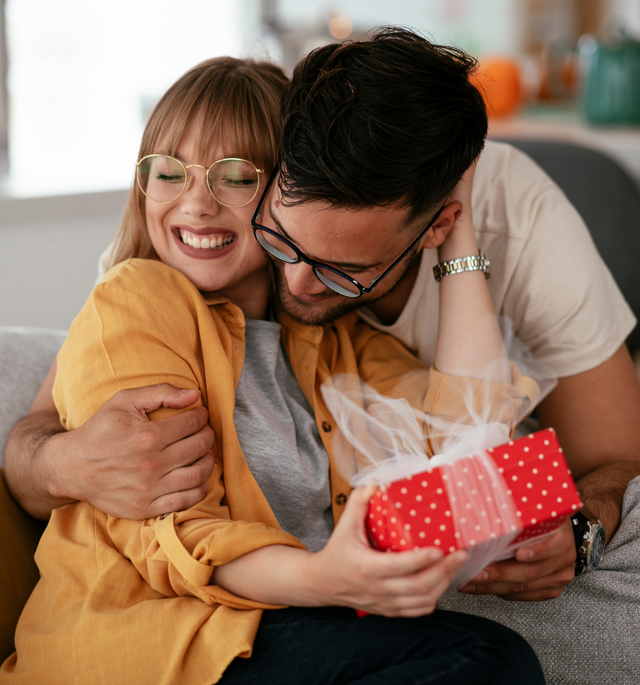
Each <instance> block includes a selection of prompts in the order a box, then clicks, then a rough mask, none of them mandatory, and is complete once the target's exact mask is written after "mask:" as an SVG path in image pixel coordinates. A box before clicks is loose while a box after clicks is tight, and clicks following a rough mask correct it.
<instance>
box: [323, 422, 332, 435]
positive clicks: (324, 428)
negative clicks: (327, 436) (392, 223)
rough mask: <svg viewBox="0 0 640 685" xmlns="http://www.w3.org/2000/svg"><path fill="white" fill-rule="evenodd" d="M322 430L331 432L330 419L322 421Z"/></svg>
mask: <svg viewBox="0 0 640 685" xmlns="http://www.w3.org/2000/svg"><path fill="white" fill-rule="evenodd" d="M322 430H323V431H324V432H325V433H331V424H330V423H329V422H328V421H323V422H322Z"/></svg>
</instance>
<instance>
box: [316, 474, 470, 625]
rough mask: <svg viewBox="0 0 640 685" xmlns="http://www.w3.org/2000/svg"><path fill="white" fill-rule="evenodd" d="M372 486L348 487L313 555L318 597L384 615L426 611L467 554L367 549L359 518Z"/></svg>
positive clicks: (371, 493) (428, 550)
mask: <svg viewBox="0 0 640 685" xmlns="http://www.w3.org/2000/svg"><path fill="white" fill-rule="evenodd" d="M375 489H376V488H375V486H369V487H366V488H364V487H362V488H357V489H355V490H354V491H353V492H352V493H351V495H350V496H349V501H348V503H347V506H346V508H345V511H344V513H343V515H342V518H341V519H340V521H339V523H338V525H337V526H336V529H335V531H334V532H333V535H332V536H331V538H330V539H329V542H328V543H327V545H326V546H325V548H324V549H323V550H321V551H320V552H318V553H317V554H316V555H315V559H314V560H313V564H314V565H315V566H316V578H317V579H318V580H317V582H318V588H317V590H318V593H319V597H322V598H323V600H325V601H323V603H329V604H333V605H341V606H350V607H354V608H356V609H360V610H363V611H367V612H369V613H372V614H382V615H384V616H422V615H425V614H430V613H431V612H432V611H433V610H434V609H435V607H436V602H437V600H438V599H439V598H440V596H441V595H442V593H443V592H444V591H445V590H446V589H447V587H448V585H449V583H450V582H451V580H452V579H453V577H454V576H455V574H456V573H457V571H458V569H459V568H460V567H461V566H462V564H463V563H464V562H465V561H466V558H467V555H466V553H465V552H456V553H454V554H451V555H449V556H446V557H445V556H444V554H443V552H442V550H440V549H438V548H435V547H427V548H423V549H419V550H415V551H407V552H398V553H391V554H387V553H384V552H378V551H376V550H374V549H372V548H371V546H370V544H369V541H368V540H367V535H366V531H365V525H364V521H365V517H366V514H367V504H368V501H369V499H370V498H371V496H372V495H373V493H374V492H375Z"/></svg>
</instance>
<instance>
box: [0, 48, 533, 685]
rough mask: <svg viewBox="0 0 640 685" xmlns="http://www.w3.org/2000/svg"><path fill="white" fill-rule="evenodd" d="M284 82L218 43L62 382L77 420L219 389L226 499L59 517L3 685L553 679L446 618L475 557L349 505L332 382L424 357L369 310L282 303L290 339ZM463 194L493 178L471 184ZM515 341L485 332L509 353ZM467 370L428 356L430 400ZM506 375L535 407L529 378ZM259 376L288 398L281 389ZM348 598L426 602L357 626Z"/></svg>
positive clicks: (146, 183) (138, 191)
mask: <svg viewBox="0 0 640 685" xmlns="http://www.w3.org/2000/svg"><path fill="white" fill-rule="evenodd" d="M284 83H285V78H284V76H283V75H282V73H281V72H280V71H279V70H278V69H277V68H276V67H273V66H271V65H266V64H260V63H253V62H243V61H240V60H233V59H231V58H220V59H217V60H210V61H209V62H205V63H203V64H202V65H199V66H198V67H196V68H194V69H193V70H191V71H190V72H188V73H187V74H186V75H185V76H184V77H183V78H181V79H180V80H179V81H178V82H177V83H176V84H174V86H172V87H171V88H170V89H169V91H168V92H167V94H166V95H165V96H164V97H163V99H162V100H161V101H160V103H159V104H158V106H157V107H156V109H155V110H154V112H153V114H152V116H151V118H150V120H149V123H148V125H147V127H146V130H145V134H144V137H143V141H142V145H141V150H140V156H139V162H138V165H137V181H136V184H135V185H134V187H133V190H132V194H131V200H130V202H129V207H128V210H127V215H126V216H125V219H124V222H123V226H122V229H121V232H120V234H119V237H118V241H117V247H116V259H115V261H116V262H117V266H115V267H114V268H113V269H111V270H110V272H109V273H108V274H107V276H106V278H105V280H104V282H103V283H102V284H100V285H99V286H98V287H97V288H96V289H95V290H94V292H93V293H92V295H91V297H90V298H89V301H88V302H87V304H86V305H85V307H84V308H83V310H82V312H81V313H80V315H79V316H78V318H77V319H76V321H75V322H74V324H73V327H72V330H71V332H70V336H69V339H68V341H67V343H65V346H64V348H63V350H62V351H61V353H60V355H59V359H58V377H57V379H56V387H55V390H54V395H55V399H56V404H57V407H58V409H59V411H60V414H61V416H62V418H63V420H64V421H65V423H66V426H67V427H68V428H75V427H77V426H79V425H81V424H82V423H83V422H84V421H85V420H87V418H89V417H90V416H91V415H92V414H93V413H94V412H95V411H96V410H97V409H98V408H99V407H100V406H101V405H102V404H103V403H104V402H105V401H106V400H107V399H108V398H109V397H111V396H112V395H113V394H114V393H115V392H116V391H117V390H119V389H121V388H125V387H136V386H138V385H143V384H149V383H154V382H161V381H169V382H171V383H173V384H175V385H176V386H178V387H182V388H190V389H197V390H199V391H200V402H201V403H202V404H204V405H205V406H207V408H208V410H209V414H210V423H211V426H212V428H213V429H214V431H215V434H216V446H215V450H216V454H215V458H216V468H215V471H214V474H213V475H212V477H211V478H210V480H209V488H208V492H207V496H206V497H205V499H204V500H203V501H202V502H201V503H200V504H198V505H196V506H194V507H192V508H191V509H189V510H187V511H185V512H181V513H171V514H168V515H163V516H161V517H159V518H157V519H154V520H147V521H143V522H138V521H127V520H122V519H116V518H114V517H111V516H108V515H106V514H104V513H102V512H99V511H97V510H96V509H95V508H93V507H92V506H90V505H89V504H87V503H77V504H72V505H69V506H67V507H64V508H62V509H60V510H57V511H56V512H55V513H54V514H53V516H52V519H51V522H50V524H49V527H48V529H47V531H46V532H45V535H44V536H43V539H42V542H41V545H40V547H39V549H38V553H37V562H38V565H39V568H40V571H41V581H40V583H39V584H38V586H37V587H36V589H35V591H34V594H33V595H32V597H31V599H30V600H29V603H28V604H27V607H26V608H25V611H24V613H23V616H22V618H21V620H20V624H19V626H18V630H17V633H16V649H17V653H16V654H14V655H13V656H12V657H10V658H9V660H7V662H5V664H4V665H3V667H2V670H1V671H0V675H1V676H2V682H5V680H6V682H7V683H9V682H16V683H19V682H29V683H34V682H47V683H50V684H54V683H65V684H66V683H69V682H78V683H85V682H86V683H89V682H90V683H94V682H95V683H99V682H100V683H101V682H105V683H120V682H122V683H154V685H155V684H158V683H189V684H190V685H199V684H202V685H209V684H210V683H214V682H218V680H221V681H222V682H223V683H234V682H243V683H245V682H253V681H255V682H261V683H270V682H273V683H282V682H296V683H297V682H305V683H311V682H318V683H327V682H336V683H338V682H340V683H347V682H355V681H358V682H362V683H365V682H394V683H397V682H407V683H413V682H416V683H417V682H424V681H425V678H426V679H428V680H429V682H439V683H449V682H451V683H454V682H456V683H457V682H460V683H469V682H492V683H500V682H505V683H506V682H521V683H525V682H536V683H537V682H542V676H541V674H540V670H539V665H538V664H537V660H536V659H535V656H534V655H533V653H532V652H531V650H530V649H529V648H528V646H527V645H526V644H525V643H524V642H523V641H522V640H521V639H520V638H519V637H517V636H516V635H515V634H513V633H511V632H510V631H508V630H507V629H504V628H502V627H500V626H497V625H495V624H492V623H490V622H487V621H483V620H480V619H476V618H474V617H467V616H459V615H456V614H445V613H440V612H436V613H435V614H432V612H433V609H434V606H435V601H436V600H437V598H438V597H439V596H440V594H441V593H442V592H443V591H444V589H445V588H446V586H447V584H448V582H449V580H450V579H451V578H452V577H453V575H454V574H455V572H456V571H457V569H458V568H459V566H460V564H461V563H462V562H463V561H464V558H465V555H464V553H463V552H460V553H456V554H452V555H449V556H447V557H443V555H442V553H441V552H440V551H439V550H434V549H425V550H421V551H418V552H414V553H411V554H398V555H384V554H380V553H377V552H375V551H373V550H372V549H370V548H369V545H368V543H367V541H366V537H365V535H364V526H363V518H364V510H365V508H366V503H367V500H368V497H369V494H368V492H367V491H366V490H365V489H360V490H356V491H354V493H353V494H352V495H351V496H350V497H349V501H348V503H347V504H346V505H345V501H346V499H347V497H346V495H348V494H349V491H350V488H349V485H348V483H347V482H346V480H345V479H344V478H343V477H342V476H341V475H340V473H339V470H338V468H337V467H336V463H335V458H334V454H333V450H334V447H333V446H332V444H331V441H330V440H329V438H328V435H329V434H330V433H331V431H332V429H333V430H334V431H335V429H334V428H333V426H332V419H331V416H330V415H329V413H328V411H327V410H326V407H325V406H324V404H323V402H322V400H321V398H320V396H319V387H320V384H321V382H322V381H324V380H326V379H328V378H329V377H330V375H332V374H334V373H340V372H350V373H358V372H359V373H360V375H361V377H362V378H363V379H364V380H365V381H367V382H369V383H370V384H371V385H373V386H374V387H376V388H377V389H379V390H380V391H382V392H384V391H385V390H390V389H391V387H392V385H395V382H396V381H397V380H398V379H400V378H402V377H403V376H404V375H405V374H406V373H407V372H409V371H417V370H419V369H420V365H419V364H418V362H417V361H416V360H415V359H414V358H413V357H412V356H411V355H410V354H409V353H408V352H407V351H406V350H405V349H404V348H403V347H402V345H400V344H399V343H397V342H396V341H394V340H393V339H390V338H388V337H387V336H384V335H381V334H379V333H377V332H375V331H372V330H371V329H369V328H368V327H367V326H366V325H365V324H364V323H363V322H361V321H360V320H359V319H358V318H357V317H355V316H353V317H347V318H345V319H344V320H342V321H340V322H338V323H336V324H335V325H334V326H330V327H326V328H325V329H307V328H305V327H301V326H298V325H297V324H295V322H292V321H289V320H288V319H286V318H283V319H282V326H283V331H282V336H283V341H284V344H285V349H286V354H285V353H284V351H283V349H282V348H281V347H280V345H279V343H278V339H279V336H280V324H278V323H275V322H274V321H272V320H271V317H270V315H269V307H268V292H269V283H270V275H269V268H268V262H267V259H266V257H265V255H264V253H263V252H262V251H261V249H260V248H259V246H258V244H257V243H256V242H255V240H254V238H253V235H252V231H251V228H250V222H249V220H250V217H251V214H252V212H253V210H254V209H255V206H256V204H257V201H258V197H259V192H258V191H259V188H260V186H261V185H262V184H263V183H264V178H265V175H267V174H269V173H270V172H271V171H272V169H273V167H274V163H275V151H276V137H277V136H276V131H277V103H278V98H279V95H280V92H281V89H282V87H283V86H284ZM461 187H462V189H463V192H467V193H468V192H470V180H469V179H467V183H466V185H465V184H462V186H461ZM276 192H277V191H276ZM460 223H461V226H463V229H462V230H460V231H457V232H453V233H452V236H455V238H454V239H453V238H452V240H450V241H449V242H448V243H447V245H448V247H447V248H445V249H446V250H448V251H449V252H447V255H448V254H449V253H450V252H451V251H452V250H453V251H456V250H458V249H464V250H467V249H468V241H469V239H470V236H471V235H472V230H470V227H471V229H472V225H471V223H470V222H467V225H466V227H465V222H464V221H462V222H460ZM473 240H475V239H473ZM131 257H135V258H134V259H129V258H131ZM447 258H449V256H447ZM466 275H468V276H473V274H466ZM445 280H447V279H445ZM449 280H452V281H453V279H449ZM466 280H467V281H468V285H469V286H470V287H469V288H467V287H466V286H465V279H459V280H458V281H457V282H452V283H451V284H450V285H451V287H453V288H454V290H451V287H449V285H446V286H445V288H443V293H445V294H446V293H447V292H448V294H449V296H450V297H453V300H454V301H452V302H451V303H450V305H449V304H448V305H447V313H446V314H443V316H445V317H449V318H445V319H444V322H445V324H446V325H444V326H443V330H444V331H446V334H445V336H444V339H443V341H442V345H441V350H442V351H441V356H440V357H439V359H440V360H441V361H442V360H443V361H444V364H445V367H448V365H449V361H450V360H447V354H448V353H447V350H449V349H452V348H453V346H452V345H451V343H452V341H453V340H454V336H455V335H456V326H455V318H456V312H455V301H459V300H460V298H461V297H462V296H463V295H464V296H466V295H469V292H470V290H471V291H475V290H477V289H478V288H480V287H482V286H483V282H482V281H481V280H477V279H474V280H469V279H466ZM461 288H462V290H461ZM463 290H465V291H466V293H465V292H463ZM489 306H490V304H489ZM483 313H486V312H484V311H483V310H482V307H481V308H480V311H479V312H478V315H479V316H481V315H482V314H483ZM464 325H465V327H466V326H468V325H469V322H468V321H465V323H464ZM496 330H497V329H496ZM494 334H495V331H493V332H492V333H490V334H489V335H487V336H486V339H485V340H484V343H486V348H487V353H488V354H489V353H490V354H491V355H492V356H494V355H495V348H496V345H499V344H500V343H499V342H498V341H499V336H498V337H496V335H494ZM245 344H246V349H247V354H246V357H247V365H245V369H244V371H243V361H244V357H245ZM265 349H266V350H267V352H266V354H264V355H263V356H262V357H260V358H259V359H260V360H261V361H258V363H257V364H255V365H253V366H252V365H251V364H249V361H251V360H253V359H254V355H255V356H256V358H258V355H260V354H262V352H264V350H265ZM442 355H444V356H442ZM380 358H383V359H386V360H387V361H386V363H385V365H384V368H380V364H378V363H376V360H379V359H380ZM267 367H269V368H271V374H270V377H269V379H267V381H266V384H265V382H264V379H263V378H262V377H261V376H262V372H263V371H264V369H265V368H267ZM247 370H249V375H248V377H245V372H246V371H247ZM294 375H295V377H296V378H297V381H298V383H299V384H300V385H299V386H298V385H297V383H295V381H294V382H293V383H292V379H293V378H294ZM414 378H415V374H414ZM445 379H446V382H445ZM458 381H461V379H457V378H456V377H454V376H445V374H442V373H439V372H438V371H436V370H432V371H430V372H426V371H424V372H423V378H422V381H421V383H422V385H421V388H420V389H419V391H418V392H415V395H416V398H417V399H416V400H415V402H416V404H418V405H419V406H420V407H421V408H423V409H425V410H426V411H430V412H432V413H439V412H443V413H446V412H447V411H450V410H451V408H452V406H453V405H454V404H455V399H456V387H457V385H456V383H457V382H458ZM270 383H271V385H269V384H270ZM440 384H442V392H434V389H435V390H437V389H438V388H439V387H440ZM494 385H495V387H492V390H493V391H494V392H495V394H496V395H499V396H500V397H501V398H502V399H503V400H504V403H505V405H506V406H508V408H509V411H512V412H514V411H515V408H516V407H517V405H518V404H519V402H520V401H521V400H522V397H523V395H522V392H521V391H520V390H518V388H516V387H513V386H511V385H508V386H504V385H500V384H494ZM445 386H446V389H445ZM265 388H266V390H265ZM256 389H257V390H256ZM429 390H430V391H431V392H428V391H429ZM258 392H263V393H265V392H266V393H267V395H268V396H269V393H273V395H272V396H269V401H260V400H259V399H258V394H257V393H258ZM271 397H272V398H273V399H272V401H271ZM168 411H171V410H160V411H158V412H155V413H154V414H153V415H151V418H152V419H154V418H159V417H160V416H162V415H164V414H165V413H167V412H168ZM314 413H315V416H314ZM283 415H284V419H283V418H282V416H283ZM507 420H508V419H507ZM259 422H261V423H259ZM236 423H239V424H240V425H241V426H243V427H244V429H243V430H240V428H239V429H238V430H236ZM310 424H313V425H314V426H316V428H315V429H312V427H310ZM257 425H258V426H259V425H262V426H264V427H265V428H264V429H260V428H259V429H258V430H257V431H256V430H254V429H255V427H256V426H257ZM317 426H320V427H321V428H320V430H318V429H317ZM272 429H274V430H272ZM267 430H268V431H269V432H267ZM321 431H322V432H321ZM256 432H257V434H256ZM334 434H335V433H334ZM276 438H277V439H278V442H277V444H276V446H275V449H269V448H272V447H273V445H272V444H271V443H275V442H276ZM280 438H282V439H280ZM303 443H304V444H303ZM325 448H326V452H325V451H324V449H325ZM265 465H266V467H265ZM274 474H275V475H274ZM294 499H295V500H297V501H296V502H295V503H294V502H293V500H294ZM338 521H340V523H339V525H336V527H335V530H334V524H335V523H337V522H338ZM305 546H306V548H307V549H305ZM288 604H293V605H296V606H295V608H289V609H282V610H281V611H274V609H277V608H279V607H281V606H282V605H288ZM348 607H356V608H359V609H364V610H366V611H369V612H371V613H373V614H386V615H389V616H391V615H395V616H399V617H403V618H397V619H390V618H385V617H383V616H376V615H372V616H368V617H366V618H364V619H358V618H357V617H356V615H355V612H353V610H352V609H351V608H348ZM263 609H269V610H270V611H266V612H263V611H262V610H263ZM428 614H431V615H430V616H429V615H428ZM407 617H415V618H407ZM252 652H254V654H253V656H251V655H252ZM238 657H240V658H238ZM242 657H251V658H249V659H245V658H242Z"/></svg>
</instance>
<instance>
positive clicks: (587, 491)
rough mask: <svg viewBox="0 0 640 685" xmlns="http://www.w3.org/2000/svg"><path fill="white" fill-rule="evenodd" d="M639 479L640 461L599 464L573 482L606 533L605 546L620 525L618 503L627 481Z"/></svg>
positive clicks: (620, 500)
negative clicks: (575, 482)
mask: <svg viewBox="0 0 640 685" xmlns="http://www.w3.org/2000/svg"><path fill="white" fill-rule="evenodd" d="M637 476H640V461H617V462H612V463H610V464H603V465H602V466H599V467H598V468H596V469H594V470H593V471H591V472H590V473H587V474H586V475H584V476H582V478H579V479H578V481H577V486H578V490H579V491H580V496H581V498H582V500H583V502H584V504H585V506H586V507H587V509H589V510H590V511H592V512H593V513H594V514H596V515H597V516H598V518H599V519H600V521H602V524H603V525H604V529H605V531H606V533H607V543H608V542H609V540H611V538H612V536H613V534H614V533H615V532H616V530H618V526H619V525H620V513H621V510H622V500H623V499H624V493H625V492H626V489H627V485H628V484H629V481H631V480H633V479H634V478H636V477H637Z"/></svg>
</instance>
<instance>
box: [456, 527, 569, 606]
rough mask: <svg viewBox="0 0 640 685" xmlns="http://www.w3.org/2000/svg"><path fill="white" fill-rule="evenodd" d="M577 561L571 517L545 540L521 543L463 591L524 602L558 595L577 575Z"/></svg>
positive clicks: (486, 569) (462, 590)
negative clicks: (510, 555) (525, 544)
mask: <svg viewBox="0 0 640 685" xmlns="http://www.w3.org/2000/svg"><path fill="white" fill-rule="evenodd" d="M575 561H576V547H575V542H574V537H573V530H572V526H571V522H570V521H567V522H566V523H564V524H563V525H562V526H560V528H558V530H557V531H556V532H555V533H554V534H553V535H551V536H550V537H548V538H546V539H545V540H542V541H541V542H538V543H535V544H533V545H528V546H527V547H521V548H520V549H519V550H518V551H517V552H516V557H515V559H507V560H506V561H499V562H496V563H494V564H489V566H487V567H486V568H485V569H483V570H482V571H481V572H480V573H479V574H478V575H477V576H476V577H475V578H474V579H473V580H472V581H471V582H469V583H467V584H466V585H464V586H463V587H461V588H460V592H465V593H469V594H476V595H499V596H500V597H502V598H503V599H508V600H515V601H520V602H538V601H541V600H545V599H555V598H556V597H559V596H560V594H561V593H562V590H563V588H564V586H565V585H568V584H569V583H570V582H571V581H572V580H573V578H574V577H575Z"/></svg>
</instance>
